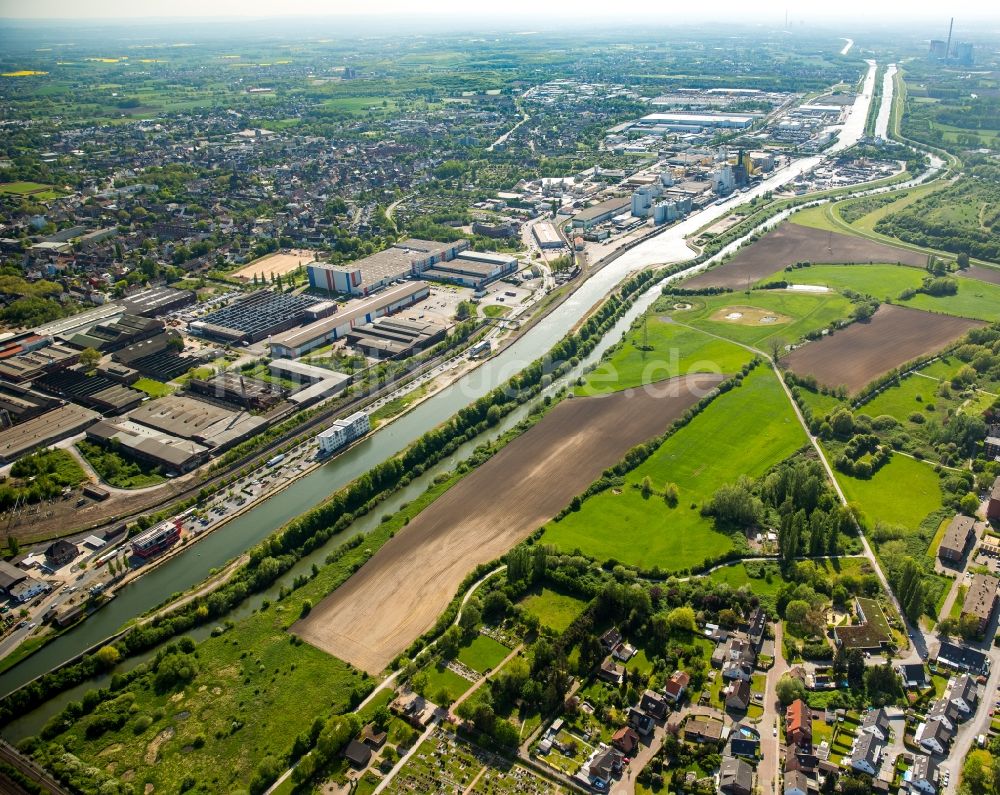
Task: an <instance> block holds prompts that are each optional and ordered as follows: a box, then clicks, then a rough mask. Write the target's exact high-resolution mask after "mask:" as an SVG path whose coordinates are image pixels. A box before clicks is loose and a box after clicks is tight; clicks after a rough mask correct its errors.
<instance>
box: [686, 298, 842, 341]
mask: <svg viewBox="0 0 1000 795" xmlns="http://www.w3.org/2000/svg"><path fill="white" fill-rule="evenodd" d="M687 300H688V302H689V304H690V305H691V309H687V310H674V311H673V312H671V313H670V316H671V317H672V318H673V319H674V320H676V321H677V322H678V323H684V324H686V325H691V326H696V327H697V328H700V329H704V330H705V331H707V332H709V333H710V334H715V335H718V336H720V337H725V338H726V339H731V340H734V341H736V342H741V343H744V344H746V345H752V346H755V347H757V348H759V349H762V350H766V348H767V345H768V340H770V339H771V338H775V339H780V340H783V341H785V342H796V341H798V340H799V339H801V338H802V337H804V336H805V335H806V334H807V333H808V332H810V331H816V330H819V329H822V328H825V327H826V326H829V325H830V324H831V323H832V322H833V321H835V320H840V319H842V318H846V317H847V316H848V315H849V314H850V311H851V304H850V302H849V301H848V300H847V299H846V298H844V297H843V296H842V295H840V294H839V293H835V292H827V293H797V292H793V291H788V290H755V291H753V292H752V293H750V295H746V294H745V293H740V294H738V295H736V294H723V295H713V296H696V297H694V298H690V299H687Z"/></svg>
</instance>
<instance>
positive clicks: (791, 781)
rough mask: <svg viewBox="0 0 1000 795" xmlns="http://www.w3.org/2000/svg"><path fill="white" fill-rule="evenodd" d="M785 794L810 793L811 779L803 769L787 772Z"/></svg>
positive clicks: (802, 794)
mask: <svg viewBox="0 0 1000 795" xmlns="http://www.w3.org/2000/svg"><path fill="white" fill-rule="evenodd" d="M785 795H809V779H808V778H807V777H806V774H805V773H803V772H802V771H801V770H793V771H792V772H790V773H785Z"/></svg>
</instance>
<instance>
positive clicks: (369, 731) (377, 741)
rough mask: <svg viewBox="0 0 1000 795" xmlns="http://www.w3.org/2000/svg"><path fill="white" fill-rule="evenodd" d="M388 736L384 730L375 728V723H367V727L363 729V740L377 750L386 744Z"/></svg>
mask: <svg viewBox="0 0 1000 795" xmlns="http://www.w3.org/2000/svg"><path fill="white" fill-rule="evenodd" d="M386 736H387V735H386V733H385V732H384V731H379V730H378V729H376V728H375V724H374V723H367V724H365V727H364V728H363V729H362V730H361V742H363V743H364V744H365V745H367V746H368V747H369V748H371V749H372V750H373V751H377V750H378V749H379V748H381V747H382V746H383V745H385V740H386Z"/></svg>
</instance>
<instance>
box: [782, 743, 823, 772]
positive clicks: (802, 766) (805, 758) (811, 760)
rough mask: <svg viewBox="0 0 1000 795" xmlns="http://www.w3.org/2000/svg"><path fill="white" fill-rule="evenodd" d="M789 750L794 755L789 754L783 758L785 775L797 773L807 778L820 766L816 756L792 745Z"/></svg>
mask: <svg viewBox="0 0 1000 795" xmlns="http://www.w3.org/2000/svg"><path fill="white" fill-rule="evenodd" d="M789 750H790V751H794V753H789V754H787V755H786V756H785V772H786V773H791V772H794V771H799V772H800V773H805V774H806V775H807V776H809V775H812V774H813V773H815V772H816V769H817V768H818V767H819V766H820V758H819V757H818V756H816V754H812V753H808V752H806V751H803V750H802V749H801V748H797V747H796V746H794V745H793V746H792V747H791V748H790V749H789Z"/></svg>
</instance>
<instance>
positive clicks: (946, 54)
mask: <svg viewBox="0 0 1000 795" xmlns="http://www.w3.org/2000/svg"><path fill="white" fill-rule="evenodd" d="M953 27H955V17H952V18H951V22H949V23H948V45H947V46H946V47H945V48H944V59H945V60H946V61H947V60H948V59H949V58H951V29H952V28H953Z"/></svg>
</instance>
